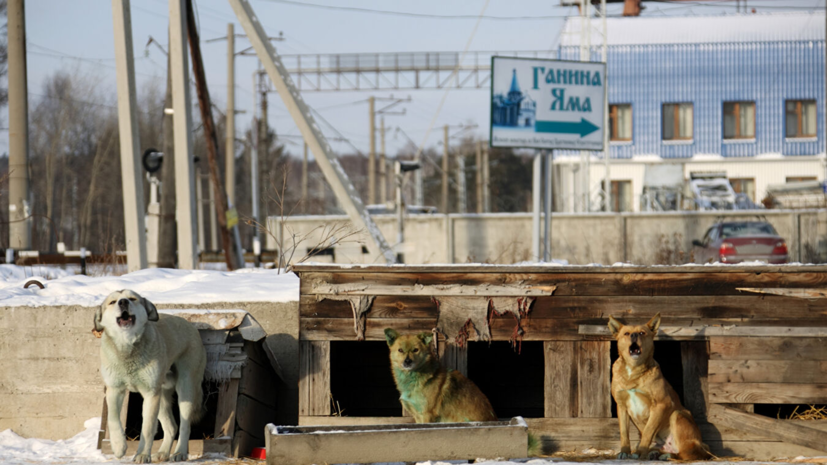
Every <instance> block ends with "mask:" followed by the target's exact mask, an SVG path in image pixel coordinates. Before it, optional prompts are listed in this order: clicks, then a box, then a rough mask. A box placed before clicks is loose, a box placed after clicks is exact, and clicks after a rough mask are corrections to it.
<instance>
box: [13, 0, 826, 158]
mask: <svg viewBox="0 0 827 465" xmlns="http://www.w3.org/2000/svg"><path fill="white" fill-rule="evenodd" d="M194 1H195V5H196V10H197V15H198V21H199V25H200V34H201V37H202V40H206V39H212V38H216V37H223V36H224V35H226V30H227V23H228V22H232V23H235V28H236V32H237V33H243V30H242V28H241V26H240V25H239V24H238V21H237V20H236V18H235V16H234V15H233V12H232V10H231V8H230V5H229V3H228V2H227V1H226V0H194ZM296 3H313V4H316V5H336V6H349V7H358V8H365V9H374V10H386V11H395V12H409V13H425V14H431V15H469V16H473V17H474V18H470V19H457V18H452V19H439V18H421V17H411V16H398V15H384V14H376V13H370V12H361V11H342V10H334V9H326V8H316V7H310V6H307V5H298V4H296ZM484 3H485V0H465V1H450V2H449V1H445V0H416V1H407V2H402V1H388V0H384V1H383V0H312V1H311V2H305V1H304V0H296V1H295V2H292V1H291V2H282V1H281V0H251V4H252V6H253V8H254V10H255V12H256V14H257V15H258V17H259V19H260V20H261V22H262V24H263V26H264V28H265V30H266V31H267V33H268V34H269V35H271V36H274V35H278V33H279V32H283V34H284V37H285V39H286V40H285V41H284V42H277V43H276V48H277V50H278V51H279V53H282V54H297V53H358V52H412V51H457V52H459V51H462V50H463V49H464V47H465V45H466V43H467V42H468V39H469V37H470V35H471V32H472V29H473V27H474V24H475V22H476V18H475V16H476V15H478V14H479V13H480V11H481V10H482V7H483V5H484ZM744 3H745V2H744V1H743V0H742V1H741V5H743V4H744ZM746 3H747V4H748V6H749V8H750V9H752V8H755V9H756V10H757V11H758V12H771V11H781V10H782V9H785V8H791V9H796V10H798V11H801V9H803V8H812V9H816V8H819V9H823V8H824V7H825V0H748V1H747V2H746ZM131 4H132V28H133V42H134V48H135V57H136V63H135V69H136V78H137V82H138V85H139V86H146V85H150V84H153V83H154V84H156V85H157V86H158V87H159V89H161V90H162V91H163V89H164V86H165V79H166V57H165V55H164V54H163V53H162V52H161V51H160V50H159V49H158V48H156V47H155V46H149V47H147V46H146V44H147V41H148V39H149V37H150V36H151V37H153V38H155V39H156V40H158V41H159V42H160V43H161V44H162V45H163V47H164V48H167V26H168V4H167V1H166V0H132V1H131ZM644 5H645V7H646V9H645V10H644V15H646V16H657V15H701V14H704V15H707V14H724V13H735V8H736V2H735V1H723V0H714V1H703V2H701V1H687V2H676V3H665V2H649V1H646V2H644ZM620 11H622V4H614V5H610V7H609V14H610V15H619V14H620ZM485 14H486V15H489V16H499V17H504V16H534V17H536V16H559V18H549V19H542V20H537V19H522V20H508V21H504V20H495V19H484V20H483V21H482V22H481V24H480V27H479V29H478V31H477V32H476V35H475V36H474V39H473V42H472V43H471V46H470V50H472V51H473V50H549V49H552V48H554V47H555V46H556V45H555V44H556V42H557V40H558V37H559V33H560V29H561V26H562V24H563V21H564V17H565V16H566V15H576V14H577V10H576V8H574V7H567V6H560V0H490V3H489V6H488V8H487V9H486V11H485ZM26 15H27V18H26V28H27V34H28V53H29V54H28V82H29V93H30V101H31V100H32V99H33V98H36V97H37V96H36V95H33V94H40V93H41V88H42V84H43V82H44V80H45V78H46V77H48V76H50V75H51V74H53V73H54V72H56V71H58V70H68V71H72V72H76V73H78V74H80V75H82V76H89V77H90V78H92V79H95V80H97V81H98V86H99V87H100V88H101V89H102V90H103V91H105V92H107V93H108V94H110V95H111V96H112V101H113V102H114V95H115V62H114V48H113V29H112V9H111V2H110V1H108V0H26ZM248 45H249V43H248V42H247V41H246V39H237V41H236V47H237V50H240V49H241V48H242V47H245V48H246V46H248ZM226 50H227V45H226V42H214V43H204V44H202V53H203V54H204V60H205V66H206V72H207V81H208V83H209V85H210V94H211V97H212V99H213V101H214V103H215V104H216V105H218V106H219V107H220V108H224V106H225V102H226V83H227V70H226ZM256 66H257V59H256V58H253V57H238V58H237V60H236V84H237V90H236V105H237V109H238V110H246V111H247V113H246V114H241V115H238V116H237V119H236V125H237V128H238V130H239V134H241V131H242V130H244V129H246V128H247V127H249V125H250V119H251V110H252V107H253V101H254V100H253V93H252V87H253V83H252V74H253V72H254V70H255V68H256ZM488 92H489V91H488V89H487V88H486V89H479V90H453V91H451V92H450V93H449V95H448V97H447V100H446V103H445V105H444V107H443V109H442V111H441V113H440V115H439V118H438V119H437V122H436V125H437V126H441V125H444V124H452V125H453V124H459V123H476V124H478V125H479V126H480V129H479V130H478V133H479V135H481V136H484V135H485V134H486V133H487V126H488V114H489V102H488ZM369 95H371V93H368V92H325V93H305V94H304V98H305V100H306V101H307V103H308V104H309V105H310V106H311V107H314V108H317V109H319V111H320V113H321V114H322V115H323V116H324V117H325V119H327V120H328V121H329V122H330V123H331V124H332V125H333V126H334V127H335V128H336V129H337V130H338V131H339V132H340V133H341V134H343V135H344V136H345V137H347V138H348V139H350V140H351V141H352V143H353V144H354V145H355V146H356V147H358V148H359V150H361V151H362V152H364V153H367V150H368V106H367V103H366V101H365V99H366V98H367V97H368V96H369ZM372 95H375V96H377V97H386V96H389V95H390V92H376V93H373V94H372ZM394 95H395V96H397V97H404V96H408V95H410V96H411V97H412V99H413V101H412V102H411V103H406V104H404V106H403V108H406V109H407V114H406V115H404V116H388V117H387V119H386V126H387V127H396V126H399V127H401V128H402V129H403V130H404V131H405V132H406V133H407V134H409V135H410V136H411V137H412V138H413V139H414V140H415V141H417V143H418V142H420V141H421V140H422V138H423V137H424V136H425V133H426V130H427V128H428V126H429V124H430V122H431V119H432V117H433V115H434V114H435V112H436V109H437V106H438V104H439V101H440V100H441V99H442V96H443V91H442V90H411V91H407V90H403V91H396V92H395V93H394ZM193 98H195V97H194V95H193ZM351 103H352V104H351ZM326 107H333V108H326ZM3 113H4V115H3V121H8V119H7V117H8V115H7V110H6V109H4V110H3ZM268 116H269V120H270V124H271V126H273V127H274V128H275V130H276V132H277V134H280V135H285V136H289V135H297V134H298V130H297V129H296V127H295V125H294V124H293V122H292V120H291V119H290V117H289V116H288V114H287V112H286V110H285V109H284V106H283V105H282V103H281V101H280V100H279V98H278V96H277V94H272V95H271V97H270V107H269V115H268ZM378 124H379V123H378V121H377V126H378ZM4 126H5V124H4ZM322 128H323V130H324V131H325V132H326V134H327V135H329V136H332V135H333V132H332V131H331V130H330V129H329V128H328V127H327V126H325V125H324V124H322ZM440 138H441V131H438V130H435V131H433V132H432V133H431V134H430V136H429V138H428V142H427V145H434V144H436V143H437V141H439V140H440ZM282 142H283V143H285V144H286V147H287V150H288V151H289V152H291V153H293V154H299V153H301V146H300V141H299V140H298V139H292V138H284V139H282ZM387 144H388V149H387V151H388V153H389V154H391V155H392V154H394V153H395V152H396V150H397V148H399V147H401V146H402V145H404V144H405V139H404V138H403V137H401V136H396V137H394V135H393V133H392V132H391V133H389V136H388V140H387ZM332 145H333V148H334V149H335V150H337V151H339V152H342V153H352V152H353V151H354V150H353V149H352V148H351V147H349V146H348V145H346V144H345V143H339V142H336V143H333V144H332ZM7 151H8V132H7V131H0V154H5V153H7Z"/></svg>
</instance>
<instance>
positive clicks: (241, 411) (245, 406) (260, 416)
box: [237, 395, 276, 439]
mask: <svg viewBox="0 0 827 465" xmlns="http://www.w3.org/2000/svg"><path fill="white" fill-rule="evenodd" d="M237 421H238V427H239V428H241V429H242V430H244V431H246V432H247V434H249V435H251V436H253V437H255V438H261V439H264V427H265V426H267V424H268V423H274V422H275V421H276V411H275V410H274V409H272V408H270V407H268V406H266V405H264V404H262V403H261V402H259V401H257V400H255V399H253V398H251V397H247V396H245V395H239V396H238V420H237Z"/></svg>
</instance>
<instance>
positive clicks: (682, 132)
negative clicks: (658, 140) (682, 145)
mask: <svg viewBox="0 0 827 465" xmlns="http://www.w3.org/2000/svg"><path fill="white" fill-rule="evenodd" d="M691 139H692V104H691V103H664V104H663V140H691Z"/></svg>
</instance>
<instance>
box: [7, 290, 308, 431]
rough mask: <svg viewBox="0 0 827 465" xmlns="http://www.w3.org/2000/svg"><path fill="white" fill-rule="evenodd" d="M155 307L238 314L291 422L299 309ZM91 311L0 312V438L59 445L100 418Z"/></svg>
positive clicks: (97, 359)
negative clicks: (259, 347) (262, 338)
mask: <svg viewBox="0 0 827 465" xmlns="http://www.w3.org/2000/svg"><path fill="white" fill-rule="evenodd" d="M158 307H159V308H179V309H181V308H187V309H191V308H204V309H242V310H247V311H248V312H250V313H251V314H252V315H253V316H254V317H255V319H256V320H258V322H259V323H260V324H261V326H262V327H263V328H264V330H265V331H267V333H268V336H267V339H266V343H267V344H268V345H269V346H270V347H271V349H272V350H273V352H274V353H275V354H276V356H277V357H278V361H279V364H280V365H281V368H282V373H283V374H284V376H285V378H287V379H285V380H284V381H285V383H286V384H287V386H288V387H289V388H288V389H285V390H283V392H278V393H275V394H276V395H277V396H278V405H279V410H280V413H281V412H292V414H293V415H296V416H297V415H298V376H299V370H298V347H299V346H298V335H299V316H298V302H288V303H268V302H251V303H245V302H241V303H239V302H233V303H216V304H208V305H187V304H181V305H158ZM95 310H96V308H95V307H80V306H62V307H0V399H2V402H0V431H2V430H5V429H8V428H11V429H12V430H14V432H15V433H17V434H20V435H22V436H24V437H37V438H43V439H66V438H69V437H72V436H74V435H75V434H77V433H78V432H80V431H82V430H83V422H84V421H86V420H88V419H89V418H92V417H98V416H100V415H101V407H102V405H103V404H102V402H103V381H102V379H101V375H100V339H96V338H95V337H94V336H93V335H92V332H91V329H92V319H93V316H94V314H95Z"/></svg>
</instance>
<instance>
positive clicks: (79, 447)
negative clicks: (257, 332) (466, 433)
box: [0, 418, 827, 465]
mask: <svg viewBox="0 0 827 465" xmlns="http://www.w3.org/2000/svg"><path fill="white" fill-rule="evenodd" d="M83 426H84V428H86V429H85V430H84V431H82V432H80V433H78V434H77V435H75V436H74V437H72V438H71V439H66V440H61V441H49V440H45V439H27V438H23V437H20V436H18V435H17V434H15V433H14V432H12V431H11V430H5V431H2V432H0V463H2V464H3V465H31V464H36V463H46V464H67V465H69V464H71V465H93V464H94V465H97V464H99V463H102V462H109V463H131V462H132V456H129V455H127V456H124V457H122V458H120V459H116V458H115V457H114V456H112V455H104V454H102V453H101V451H99V450H97V449H96V448H95V447H96V444H97V440H98V430H99V429H100V418H92V419H89V420H87V421H86V422H85V423H84V424H83ZM605 452H608V451H594V450H590V451H584V456H583V457H582V458H579V459H578V461H577V462H570V461H566V459H564V458H557V457H552V458H544V459H531V460H529V459H523V460H513V461H507V460H502V459H499V460H478V461H477V463H480V464H487V465H518V464H519V465H524V464H525V465H549V464H553V465H588V464H589V463H600V464H602V465H610V464H614V465H644V464H651V463H652V462H637V461H632V460H622V461H621V460H601V459H599V455H596V454H602V453H605ZM603 455H605V454H603ZM568 460H571V459H570V458H569V459H568ZM803 462H810V463H813V462H817V463H825V462H827V459H825V460H820V459H807V458H804V457H798V458H795V459H791V460H789V461H786V462H746V461H743V462H742V461H738V462H726V461H716V462H714V463H715V464H716V465H718V464H733V465H758V464H761V463H771V464H776V465H777V464H779V463H799V464H800V463H803ZM178 463H182V464H192V465H252V464H256V465H258V464H263V463H264V462H263V461H259V460H253V459H241V460H237V459H230V458H225V457H221V456H216V455H209V456H206V457H196V456H191V458H190V460H189V461H187V462H178ZM456 463H466V462H436V461H431V462H421V463H420V464H419V465H449V464H451V465H453V464H456ZM698 463H699V464H701V463H706V464H708V463H709V462H698ZM385 465H388V464H385Z"/></svg>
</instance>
